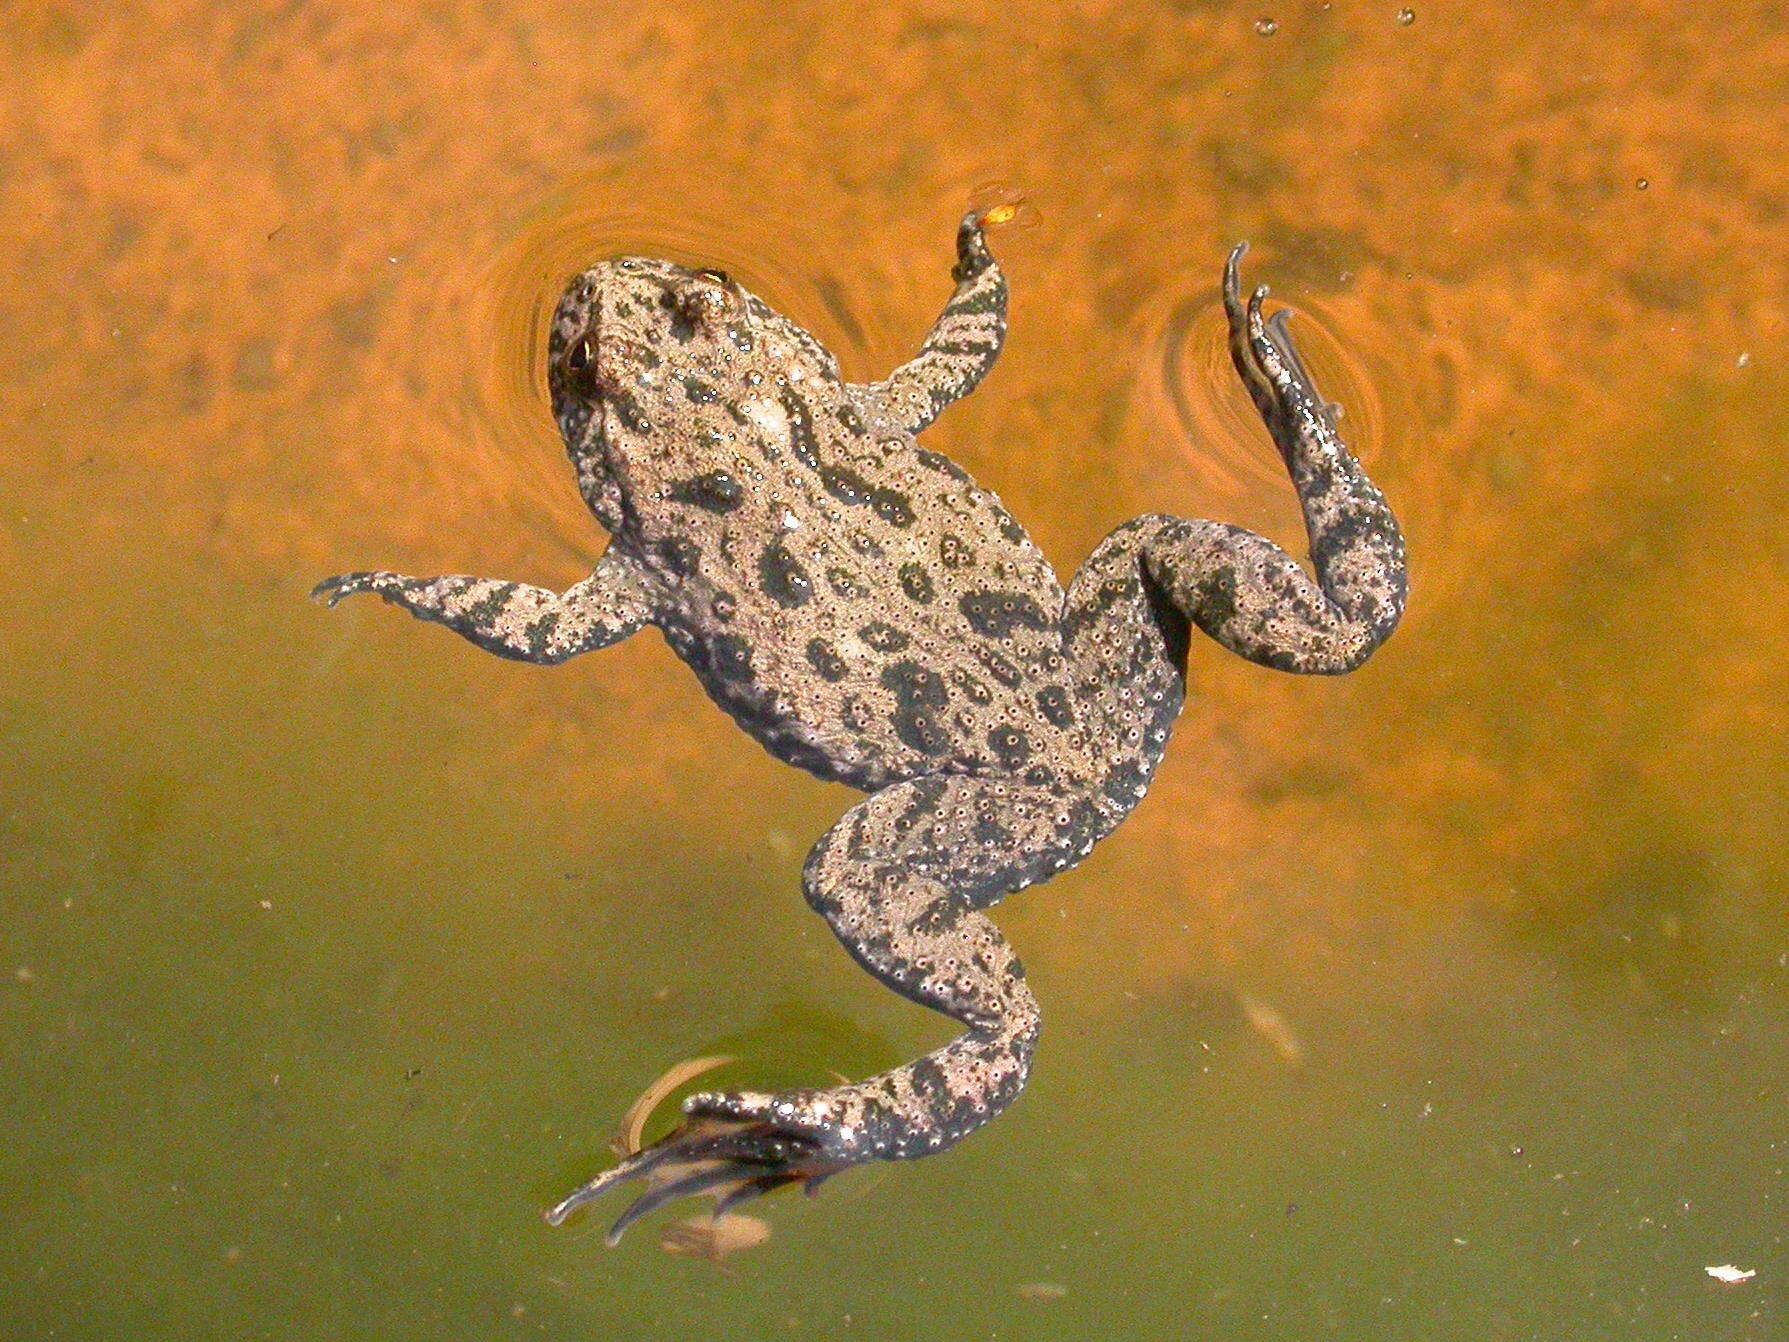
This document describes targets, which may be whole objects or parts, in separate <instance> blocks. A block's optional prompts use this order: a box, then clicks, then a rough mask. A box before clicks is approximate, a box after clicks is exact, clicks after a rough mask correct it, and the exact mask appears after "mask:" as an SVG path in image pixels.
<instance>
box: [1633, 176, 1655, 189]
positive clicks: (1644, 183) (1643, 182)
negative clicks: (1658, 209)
mask: <svg viewBox="0 0 1789 1342" xmlns="http://www.w3.org/2000/svg"><path fill="white" fill-rule="evenodd" d="M1651 185H1652V183H1651V182H1650V181H1648V180H1647V179H1646V178H1644V177H1641V178H1638V179H1636V180H1635V182H1634V190H1636V191H1644V190H1646V188H1647V187H1649V186H1651Z"/></svg>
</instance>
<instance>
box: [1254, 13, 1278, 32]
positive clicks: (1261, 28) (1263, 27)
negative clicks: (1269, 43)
mask: <svg viewBox="0 0 1789 1342" xmlns="http://www.w3.org/2000/svg"><path fill="white" fill-rule="evenodd" d="M1279 30H1280V25H1279V24H1277V23H1275V22H1274V21H1273V20H1272V19H1270V18H1268V17H1267V16H1266V15H1265V14H1264V15H1262V16H1261V17H1260V18H1258V19H1256V20H1255V31H1256V32H1258V33H1260V34H1261V36H1263V37H1272V36H1273V35H1274V34H1275V33H1277V32H1279Z"/></svg>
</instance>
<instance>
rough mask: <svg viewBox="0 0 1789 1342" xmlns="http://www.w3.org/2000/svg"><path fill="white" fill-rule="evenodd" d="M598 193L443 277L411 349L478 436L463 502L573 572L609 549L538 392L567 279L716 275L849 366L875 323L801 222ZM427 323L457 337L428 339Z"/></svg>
mask: <svg viewBox="0 0 1789 1342" xmlns="http://www.w3.org/2000/svg"><path fill="white" fill-rule="evenodd" d="M592 194H593V195H595V194H596V193H592ZM601 197H602V198H601V199H600V200H590V201H580V200H578V199H576V198H575V197H574V198H572V199H567V198H566V197H565V196H561V197H559V198H556V199H554V200H551V201H549V202H547V203H545V204H544V205H543V206H542V207H541V208H540V209H538V210H536V211H535V212H534V213H533V214H532V215H530V216H526V217H524V218H522V219H521V220H519V221H518V224H517V227H516V229H515V231H514V232H513V234H512V236H510V237H509V238H508V239H507V240H505V241H503V242H502V243H501V244H500V245H499V246H498V247H497V248H496V249H495V250H494V252H493V254H492V255H491V256H490V257H489V259H488V260H487V261H485V262H484V264H482V265H474V266H467V267H465V268H464V269H463V270H461V271H460V272H459V273H458V274H457V275H450V276H446V277H444V278H443V281H442V283H440V284H439V285H438V286H437V287H436V289H435V290H434V292H433V293H432V295H431V301H430V302H429V303H428V304H427V305H426V310H425V311H424V312H422V313H420V314H419V315H418V317H417V322H418V330H419V333H420V334H421V335H422V337H423V338H421V339H419V340H418V341H417V342H415V343H416V346H417V349H416V358H415V366H414V375H415V376H416V377H417V378H418V379H419V380H420V381H421V382H422V383H423V384H424V388H423V390H424V392H425V394H426V395H427V396H429V397H430V398H431V399H434V400H435V401H436V403H438V404H448V405H452V406H454V407H456V408H457V410H458V417H459V418H462V419H464V420H465V421H467V428H468V430H469V431H470V432H471V433H472V434H473V435H474V436H475V440H476V447H475V448H472V449H470V450H469V453H468V469H469V470H470V471H471V472H472V473H473V474H474V475H476V476H477V477H478V479H477V480H464V481H462V482H461V483H462V484H463V485H464V486H465V488H466V491H467V493H468V495H470V494H472V493H473V492H476V494H477V496H478V499H480V500H482V501H483V502H484V504H485V507H487V508H488V507H489V504H490V501H491V500H492V499H495V498H501V499H503V500H504V502H505V504H506V505H507V506H508V507H510V508H511V509H512V510H513V512H514V515H515V519H516V522H517V524H519V525H523V526H526V527H527V528H528V529H529V530H530V532H531V533H533V534H534V535H536V536H537V537H538V540H539V545H538V548H539V549H540V550H541V551H542V552H543V554H545V555H552V556H557V557H558V558H559V559H561V560H563V559H566V558H568V557H569V558H575V559H576V561H577V562H578V563H580V564H583V563H588V562H591V561H593V560H594V558H595V556H596V555H597V554H599V553H600V552H601V550H602V548H603V545H604V544H605V542H604V540H603V537H602V533H601V531H600V529H599V528H598V527H597V526H596V524H595V523H594V522H593V521H592V520H591V519H590V517H589V515H588V514H587V513H586V511H585V509H584V506H583V503H582V501H581V500H580V499H579V498H578V496H577V493H576V491H575V490H574V489H572V488H571V475H570V472H569V469H568V468H567V465H566V462H565V457H564V452H563V447H562V444H561V443H560V439H559V433H558V429H557V427H556V426H555V425H554V423H553V421H552V416H551V413H550V409H549V404H548V398H547V384H546V343H547V325H548V322H549V321H550V320H551V317H552V313H553V309H554V307H555V306H556V305H557V303H558V301H559V296H560V293H561V292H562V290H563V289H564V286H565V283H566V281H567V280H568V279H569V278H570V277H571V276H573V275H575V274H577V273H578V272H579V271H582V270H584V269H586V268H588V267H589V266H591V265H594V264H595V263H597V262H598V261H602V260H605V259H608V258H610V257H615V256H624V255H643V256H655V257H662V258H664V259H667V260H671V261H676V262H679V263H681V264H684V265H688V266H691V267H700V266H718V267H721V268H723V269H725V270H726V271H727V272H728V273H729V274H731V275H733V276H734V277H735V278H736V279H738V280H739V281H740V282H741V283H742V284H744V285H745V287H746V288H748V289H750V290H752V291H753V292H754V293H756V294H758V295H759V296H760V297H761V298H763V299H764V300H765V301H766V302H768V303H769V304H770V305H771V306H772V307H775V308H777V309H778V310H779V311H783V312H786V313H789V314H790V315H791V316H793V317H794V318H795V319H796V320H798V321H800V322H801V323H802V324H803V325H804V326H808V327H810V328H812V329H814V330H815V331H816V332H817V333H818V334H819V335H820V336H821V338H822V339H823V340H824V341H826V343H827V344H828V345H829V346H830V347H831V348H832V349H833V351H834V353H836V354H837V355H838V356H839V358H840V360H841V362H842V363H844V364H845V365H846V367H847V368H848V369H849V368H850V367H851V366H852V365H857V366H863V365H864V364H865V363H866V357H865V354H866V349H867V348H868V346H869V345H870V343H871V342H872V340H873V339H874V338H875V337H876V335H877V333H878V330H879V327H880V326H881V323H880V322H878V321H876V320H875V318H874V314H871V313H867V312H865V311H863V310H862V309H861V308H860V307H859V306H858V305H859V303H860V302H861V301H862V293H863V290H862V287H861V286H860V285H859V284H858V283H856V282H854V281H853V279H852V278H851V267H850V265H849V264H848V259H849V253H848V251H847V249H846V248H843V247H840V246H838V240H837V239H835V238H832V237H829V236H828V235H826V234H824V233H822V232H820V231H818V230H816V229H814V228H812V227H810V226H809V225H808V224H807V223H806V222H805V221H804V220H803V219H802V218H800V217H799V216H796V215H788V216H782V217H771V216H772V215H774V213H775V212H770V213H769V214H767V213H766V212H765V211H762V210H758V211H755V212H754V213H753V214H752V215H751V216H750V217H749V218H748V217H743V216H739V215H735V216H733V217H732V218H727V217H724V216H722V215H721V214H720V213H719V212H714V213H709V212H705V211H704V210H703V209H702V207H701V205H700V203H699V202H696V203H692V202H691V201H689V200H687V199H678V200H666V201H657V200H643V199H636V200H634V201H632V202H630V203H629V204H627V205H625V206H617V205H616V203H615V193H614V192H613V191H605V192H602V193H601ZM431 329H441V330H451V331H453V332H455V333H456V337H455V338H453V339H438V340H431V339H428V338H427V332H429V331H430V330H431ZM465 501H466V502H467V503H468V504H472V505H474V506H476V505H475V501H474V500H473V499H471V498H470V497H468V499H467V500H465ZM462 515H463V514H462Z"/></svg>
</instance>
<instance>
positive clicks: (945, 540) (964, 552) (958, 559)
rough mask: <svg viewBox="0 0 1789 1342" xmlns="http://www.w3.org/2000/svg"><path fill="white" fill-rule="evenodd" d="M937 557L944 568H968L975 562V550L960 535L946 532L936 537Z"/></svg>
mask: <svg viewBox="0 0 1789 1342" xmlns="http://www.w3.org/2000/svg"><path fill="white" fill-rule="evenodd" d="M938 558H939V559H940V560H941V561H942V562H943V564H944V567H945V568H968V567H969V566H970V565H971V564H973V563H974V562H975V551H974V550H971V549H970V548H969V542H968V541H966V540H964V539H963V538H962V537H961V536H953V535H951V534H950V533H949V532H946V533H945V534H944V535H943V536H941V537H939V539H938Z"/></svg>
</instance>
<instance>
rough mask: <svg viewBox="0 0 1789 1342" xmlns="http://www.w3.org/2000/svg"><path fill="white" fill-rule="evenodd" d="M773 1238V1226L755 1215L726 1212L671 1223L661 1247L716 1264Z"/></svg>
mask: <svg viewBox="0 0 1789 1342" xmlns="http://www.w3.org/2000/svg"><path fill="white" fill-rule="evenodd" d="M769 1238H770V1226H769V1224H768V1223H767V1222H764V1221H760V1220H759V1219H758V1218H757V1217H755V1216H746V1215H744V1214H743V1213H740V1212H726V1213H725V1214H723V1215H721V1216H716V1217H708V1216H692V1217H690V1219H689V1220H687V1221H679V1222H678V1223H677V1224H676V1225H674V1226H668V1227H666V1229H665V1233H664V1234H662V1235H660V1236H659V1241H658V1247H659V1248H661V1249H663V1250H664V1251H665V1252H666V1253H675V1254H682V1255H684V1256H685V1257H689V1258H701V1259H705V1260H707V1261H708V1262H710V1263H714V1264H716V1265H717V1266H718V1265H720V1264H722V1263H724V1262H726V1261H727V1259H728V1258H729V1257H730V1256H732V1255H733V1254H736V1253H738V1252H740V1251H741V1250H742V1249H755V1248H757V1247H758V1246H759V1245H760V1244H763V1243H764V1242H765V1241H766V1240H768V1239H769Z"/></svg>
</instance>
